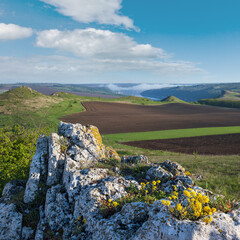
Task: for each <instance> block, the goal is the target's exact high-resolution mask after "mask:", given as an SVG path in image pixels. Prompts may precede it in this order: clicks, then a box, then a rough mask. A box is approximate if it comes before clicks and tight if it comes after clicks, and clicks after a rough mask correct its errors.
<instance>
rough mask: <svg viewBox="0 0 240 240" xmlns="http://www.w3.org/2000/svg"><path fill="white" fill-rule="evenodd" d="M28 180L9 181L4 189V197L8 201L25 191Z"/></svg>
mask: <svg viewBox="0 0 240 240" xmlns="http://www.w3.org/2000/svg"><path fill="white" fill-rule="evenodd" d="M25 183H26V181H23V180H13V181H11V182H9V183H7V184H6V185H5V187H4V189H3V191H2V199H3V200H4V201H5V202H7V201H9V200H11V199H12V198H13V196H15V195H16V194H18V193H20V192H21V191H24V186H25Z"/></svg>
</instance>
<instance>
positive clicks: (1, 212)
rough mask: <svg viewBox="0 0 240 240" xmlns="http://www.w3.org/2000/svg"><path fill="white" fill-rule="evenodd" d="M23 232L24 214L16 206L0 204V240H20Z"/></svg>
mask: <svg viewBox="0 0 240 240" xmlns="http://www.w3.org/2000/svg"><path fill="white" fill-rule="evenodd" d="M21 232H22V214H21V213H18V212H17V211H16V206H15V205H14V204H6V203H0V239H1V240H20V239H21Z"/></svg>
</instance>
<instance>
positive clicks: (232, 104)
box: [198, 98, 240, 108]
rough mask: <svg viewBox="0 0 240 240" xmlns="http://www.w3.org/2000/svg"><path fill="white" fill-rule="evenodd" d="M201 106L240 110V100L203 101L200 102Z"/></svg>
mask: <svg viewBox="0 0 240 240" xmlns="http://www.w3.org/2000/svg"><path fill="white" fill-rule="evenodd" d="M198 102H199V103H200V104H206V105H212V106H219V107H229V108H240V100H230V99H221V98H219V99H201V100H199V101H198Z"/></svg>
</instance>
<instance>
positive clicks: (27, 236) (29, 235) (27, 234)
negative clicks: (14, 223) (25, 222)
mask: <svg viewBox="0 0 240 240" xmlns="http://www.w3.org/2000/svg"><path fill="white" fill-rule="evenodd" d="M33 236H34V230H33V229H32V228H31V227H23V228H22V240H31V239H33Z"/></svg>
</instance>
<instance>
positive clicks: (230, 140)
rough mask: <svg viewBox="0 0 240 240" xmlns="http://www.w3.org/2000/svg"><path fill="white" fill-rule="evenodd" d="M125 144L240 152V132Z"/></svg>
mask: <svg viewBox="0 0 240 240" xmlns="http://www.w3.org/2000/svg"><path fill="white" fill-rule="evenodd" d="M124 144H126V145H129V146H134V147H140V148H146V149H151V150H163V151H169V152H181V153H189V154H193V153H197V154H200V155H201V154H204V155H205V154H207V155H208V154H210V155H232V154H240V134H226V135H214V136H203V137H189V138H174V139H161V140H149V141H136V142H127V143H124Z"/></svg>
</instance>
